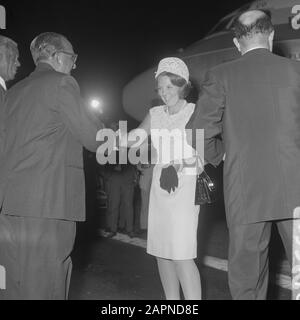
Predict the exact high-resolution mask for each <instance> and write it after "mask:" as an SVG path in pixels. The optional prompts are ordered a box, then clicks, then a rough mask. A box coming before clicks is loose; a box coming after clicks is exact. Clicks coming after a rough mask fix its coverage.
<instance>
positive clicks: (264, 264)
mask: <svg viewBox="0 0 300 320" xmlns="http://www.w3.org/2000/svg"><path fill="white" fill-rule="evenodd" d="M271 227H272V222H260V223H253V224H245V225H235V226H230V227H229V237H230V238H229V254H228V280H229V287H230V291H231V295H232V298H233V299H239V300H243V299H244V300H263V299H266V295H267V290H268V279H269V257H268V253H269V242H270V236H271Z"/></svg>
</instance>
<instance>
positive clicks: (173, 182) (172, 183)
mask: <svg viewBox="0 0 300 320" xmlns="http://www.w3.org/2000/svg"><path fill="white" fill-rule="evenodd" d="M159 182H160V187H161V188H162V189H164V190H166V191H168V192H169V193H171V191H173V192H174V191H175V189H176V188H177V187H178V176H177V171H176V169H175V168H174V166H172V165H170V166H168V167H167V168H163V169H162V170H161V175H160V179H159Z"/></svg>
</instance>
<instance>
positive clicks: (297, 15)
mask: <svg viewBox="0 0 300 320" xmlns="http://www.w3.org/2000/svg"><path fill="white" fill-rule="evenodd" d="M291 13H292V14H293V17H292V18H291V26H292V28H293V29H294V30H299V29H300V4H296V5H294V6H293V8H292V10H291Z"/></svg>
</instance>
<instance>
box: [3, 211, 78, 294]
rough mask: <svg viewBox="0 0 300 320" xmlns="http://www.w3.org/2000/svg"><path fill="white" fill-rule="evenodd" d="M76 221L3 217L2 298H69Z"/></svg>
mask: <svg viewBox="0 0 300 320" xmlns="http://www.w3.org/2000/svg"><path fill="white" fill-rule="evenodd" d="M75 234H76V223H75V222H74V221H66V220H56V219H39V218H25V217H17V216H8V215H3V214H2V215H0V265H2V266H4V268H5V270H6V289H5V290H0V298H1V299H28V300H35V299H67V296H68V291H69V285H70V278H71V272H72V261H71V257H70V254H71V251H72V249H73V245H74V241H75Z"/></svg>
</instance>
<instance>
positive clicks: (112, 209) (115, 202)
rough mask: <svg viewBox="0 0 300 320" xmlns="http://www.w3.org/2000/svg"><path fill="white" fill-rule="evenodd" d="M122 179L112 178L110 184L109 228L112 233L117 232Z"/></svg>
mask: <svg viewBox="0 0 300 320" xmlns="http://www.w3.org/2000/svg"><path fill="white" fill-rule="evenodd" d="M119 180H120V178H119V177H117V176H111V178H110V180H109V182H108V210H107V213H108V215H107V226H108V228H109V229H110V230H111V231H112V232H117V229H118V220H119V211H120V201H121V200H120V199H121V192H120V181H119Z"/></svg>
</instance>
